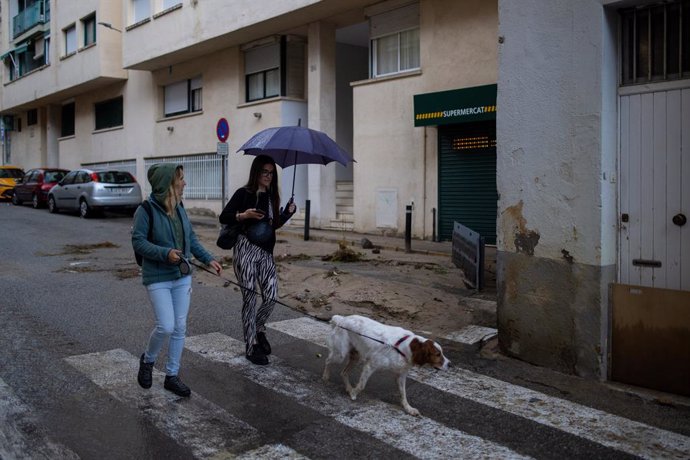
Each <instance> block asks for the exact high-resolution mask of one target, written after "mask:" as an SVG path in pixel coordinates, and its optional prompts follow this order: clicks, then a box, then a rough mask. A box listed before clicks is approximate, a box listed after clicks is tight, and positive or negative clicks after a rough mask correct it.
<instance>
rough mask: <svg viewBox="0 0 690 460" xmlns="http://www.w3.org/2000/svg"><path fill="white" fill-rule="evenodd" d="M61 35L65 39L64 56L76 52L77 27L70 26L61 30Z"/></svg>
mask: <svg viewBox="0 0 690 460" xmlns="http://www.w3.org/2000/svg"><path fill="white" fill-rule="evenodd" d="M62 32H63V35H64V38H65V56H67V55H70V54H72V53H76V52H77V27H76V26H75V25H74V24H72V25H71V26H69V27H67V28H66V29H63V31H62Z"/></svg>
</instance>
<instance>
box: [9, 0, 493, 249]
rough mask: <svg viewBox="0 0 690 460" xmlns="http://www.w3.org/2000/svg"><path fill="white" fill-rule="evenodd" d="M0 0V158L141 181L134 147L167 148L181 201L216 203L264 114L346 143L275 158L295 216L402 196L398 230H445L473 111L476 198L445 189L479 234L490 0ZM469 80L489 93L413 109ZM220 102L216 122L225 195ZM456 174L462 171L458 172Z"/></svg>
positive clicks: (371, 210) (488, 143)
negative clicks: (331, 151)
mask: <svg viewBox="0 0 690 460" xmlns="http://www.w3.org/2000/svg"><path fill="white" fill-rule="evenodd" d="M1 5H2V23H1V24H2V25H7V27H3V28H2V29H3V30H2V34H1V35H2V39H1V40H2V41H1V42H0V43H1V46H0V50H2V61H3V64H4V65H3V79H2V81H3V87H2V98H1V99H0V101H1V103H2V105H1V107H0V112H1V114H2V115H3V120H4V121H5V122H6V123H4V125H5V126H4V129H5V132H4V140H5V142H4V144H3V162H4V163H13V164H17V165H20V166H22V167H25V168H29V167H35V166H39V165H49V166H60V167H65V168H75V167H79V166H91V167H104V166H109V165H112V166H118V167H121V168H125V169H128V170H130V171H131V172H132V173H134V174H135V176H136V177H138V178H140V182H141V183H142V184H143V185H144V186H145V188H146V185H147V184H146V181H145V180H142V179H143V178H144V177H146V176H145V173H146V170H147V168H148V167H149V166H150V165H151V164H153V163H155V162H157V161H180V162H182V163H183V164H185V170H186V173H187V177H188V179H189V180H188V183H189V185H188V187H187V189H186V203H187V206H188V207H199V208H206V209H210V210H212V211H214V212H216V213H218V212H219V211H220V210H221V207H222V203H223V199H227V197H228V195H229V194H231V193H232V191H233V190H234V189H235V188H237V187H239V186H241V185H243V184H244V182H245V181H246V175H247V172H248V167H249V163H250V162H251V158H249V157H246V156H243V155H242V154H241V152H240V153H236V151H237V150H238V149H239V147H240V146H241V145H242V143H244V142H245V141H246V140H247V139H249V138H250V137H251V136H252V135H253V134H254V133H256V132H258V131H260V130H262V129H264V128H268V127H272V126H285V125H297V124H301V125H302V126H308V127H310V128H313V129H318V130H321V131H324V132H326V133H327V134H329V135H330V136H331V137H332V138H334V139H335V140H336V141H337V142H338V143H339V144H340V145H341V146H342V147H343V148H344V149H345V150H347V151H348V152H351V153H352V156H353V158H354V159H355V161H356V163H354V164H351V165H348V166H347V167H343V166H341V165H333V164H332V165H327V166H325V167H324V166H314V165H310V166H297V170H296V171H293V168H286V170H285V171H284V172H283V174H282V175H281V181H282V183H281V187H282V195H283V196H284V197H286V196H287V195H289V194H290V190H292V186H293V183H292V182H293V179H292V178H293V174H294V176H295V178H296V179H295V181H294V190H295V198H296V202H297V204H298V206H300V208H301V209H303V208H304V205H305V203H306V200H307V199H308V200H309V201H310V205H311V219H310V225H311V226H313V227H321V228H343V229H355V230H357V231H360V232H373V233H378V232H382V233H388V234H403V232H404V230H405V228H404V226H405V209H406V206H407V205H411V206H413V226H412V231H413V236H414V237H417V238H427V239H430V238H434V237H436V238H445V239H449V238H450V237H451V232H452V225H453V224H452V223H453V220H454V219H457V212H458V204H457V202H458V199H459V198H461V197H462V196H464V194H463V192H462V191H463V189H461V188H459V187H458V186H457V181H456V180H455V176H456V172H457V170H458V168H460V167H462V164H461V165H458V164H457V160H456V158H455V157H456V156H457V155H456V153H457V149H455V147H454V145H455V146H457V145H464V146H465V147H464V148H465V150H468V147H467V145H470V144H467V142H466V140H465V141H463V139H462V138H464V137H469V136H470V135H476V133H477V130H478V129H479V130H480V131H481V132H482V133H484V134H483V135H485V136H486V138H487V139H485V140H484V141H483V144H481V145H480V148H477V149H474V150H472V149H470V150H468V151H472V152H475V153H476V154H477V156H481V157H482V158H484V161H483V163H482V164H480V165H479V167H480V168H483V170H484V171H485V172H487V174H485V175H484V176H483V179H481V182H482V183H481V184H480V185H481V188H482V189H485V190H486V192H485V193H484V200H485V201H487V202H488V203H490V206H489V207H488V208H486V207H483V208H481V209H477V208H476V206H475V205H474V203H472V202H462V203H460V207H461V209H460V212H466V213H467V215H468V218H469V219H470V221H471V222H470V224H471V223H472V222H474V221H477V222H481V223H482V225H484V226H485V227H486V228H487V229H488V231H489V232H490V233H491V234H493V235H494V236H495V225H494V222H495V214H496V203H495V201H496V196H495V193H496V192H495V140H494V139H495V122H494V120H495V97H496V86H495V83H496V78H497V45H496V32H497V27H498V20H497V5H496V2H484V1H479V0H472V1H463V2H456V1H452V0H422V1H410V0H388V1H382V2H381V1H372V0H350V1H344V0H323V1H314V0H285V1H281V2H267V1H258V2H257V1H253V2H244V1H242V2H225V1H221V0H204V1H198V0H122V1H115V2H113V1H106V0H85V1H79V2H55V1H52V2H51V1H49V0H35V1H34V0H3V1H2V3H1ZM459 44H461V45H459ZM475 88H478V90H479V94H480V95H486V98H487V100H486V101H480V102H481V105H482V107H484V106H486V107H491V106H493V111H490V112H487V116H485V117H484V119H483V120H479V121H478V120H469V121H466V120H465V119H463V117H462V116H460V115H456V116H447V117H443V116H442V117H435V118H433V119H432V118H430V117H428V116H427V117H426V118H423V117H424V116H425V115H424V114H428V113H433V112H435V113H441V112H442V111H443V110H447V109H448V107H447V106H446V105H444V103H443V100H444V97H443V95H446V96H447V95H448V94H450V95H451V97H454V98H455V99H456V102H457V104H459V105H457V104H456V105H454V106H453V107H451V108H457V109H463V108H465V106H464V105H463V104H465V102H466V101H465V97H466V96H469V97H470V99H472V98H473V97H474V98H475V99H476V97H475V93H476V91H475ZM416 97H421V98H422V100H423V101H422V102H423V103H422V104H421V105H420V103H416V102H415V98H416ZM422 112H423V113H422ZM221 118H225V119H226V120H227V121H228V124H229V127H230V134H229V139H228V140H227V144H228V150H229V152H230V154H229V155H228V157H227V166H226V168H227V170H226V173H227V174H226V177H227V179H226V184H225V185H226V187H225V197H223V196H222V191H223V187H222V185H223V184H221V179H222V176H223V175H222V171H221V168H222V161H221V157H220V156H219V155H218V154H217V151H218V145H217V144H218V139H217V136H216V124H217V122H218V120H219V119H221ZM464 118H471V117H464ZM475 118H476V117H475ZM420 120H423V121H420ZM489 137H491V139H489ZM454 141H455V143H454ZM466 157H469V155H468V156H466ZM446 171H447V172H446ZM463 171H464V169H463ZM465 178H466V181H465V182H467V183H466V184H465V187H468V186H471V187H473V186H474V185H476V184H474V183H473V182H472V181H474V182H476V180H477V179H476V178H475V177H474V176H473V175H472V174H470V173H466V174H465ZM468 184H469V185H468ZM460 201H462V200H460ZM463 206H464V207H463ZM295 220H296V222H299V220H298V219H295ZM487 223H488V224H487Z"/></svg>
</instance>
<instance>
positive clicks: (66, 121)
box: [60, 102, 74, 137]
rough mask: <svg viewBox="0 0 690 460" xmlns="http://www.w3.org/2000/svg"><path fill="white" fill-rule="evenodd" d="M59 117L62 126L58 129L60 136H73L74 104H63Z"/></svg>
mask: <svg viewBox="0 0 690 460" xmlns="http://www.w3.org/2000/svg"><path fill="white" fill-rule="evenodd" d="M61 115H62V116H61V120H62V126H61V128H60V136H61V137H65V136H74V102H70V103H69V104H64V105H63V106H62V114H61Z"/></svg>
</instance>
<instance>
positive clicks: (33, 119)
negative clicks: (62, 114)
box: [26, 109, 38, 126]
mask: <svg viewBox="0 0 690 460" xmlns="http://www.w3.org/2000/svg"><path fill="white" fill-rule="evenodd" d="M37 123H38V109H31V110H29V111H28V112H26V126H32V125H35V124H37Z"/></svg>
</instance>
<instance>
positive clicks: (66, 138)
mask: <svg viewBox="0 0 690 460" xmlns="http://www.w3.org/2000/svg"><path fill="white" fill-rule="evenodd" d="M75 137H77V136H76V135H74V134H70V135H69V136H64V137H58V142H62V141H67V140H70V139H74V138H75Z"/></svg>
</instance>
